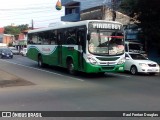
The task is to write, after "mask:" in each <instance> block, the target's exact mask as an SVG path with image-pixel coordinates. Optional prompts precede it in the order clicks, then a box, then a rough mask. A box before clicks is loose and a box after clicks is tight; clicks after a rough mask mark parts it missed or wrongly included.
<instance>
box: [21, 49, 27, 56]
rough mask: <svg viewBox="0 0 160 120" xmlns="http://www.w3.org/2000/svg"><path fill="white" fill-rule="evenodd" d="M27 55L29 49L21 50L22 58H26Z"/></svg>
mask: <svg viewBox="0 0 160 120" xmlns="http://www.w3.org/2000/svg"><path fill="white" fill-rule="evenodd" d="M26 54H27V48H23V49H22V50H21V55H22V56H26Z"/></svg>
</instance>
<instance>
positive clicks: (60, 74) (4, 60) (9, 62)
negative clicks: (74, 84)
mask: <svg viewBox="0 0 160 120" xmlns="http://www.w3.org/2000/svg"><path fill="white" fill-rule="evenodd" d="M2 61H4V62H8V63H11V64H15V65H19V66H23V67H26V68H30V69H35V70H39V71H42V72H46V73H50V74H54V75H58V76H62V77H68V78H72V79H76V80H78V81H81V82H84V80H82V79H79V78H74V77H70V76H66V75H62V74H58V73H54V72H50V71H47V70H43V69H39V68H34V67H29V66H26V65H22V64H18V63H14V62H10V61H7V60H2Z"/></svg>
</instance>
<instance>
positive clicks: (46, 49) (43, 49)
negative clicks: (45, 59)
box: [42, 48, 51, 52]
mask: <svg viewBox="0 0 160 120" xmlns="http://www.w3.org/2000/svg"><path fill="white" fill-rule="evenodd" d="M42 51H46V52H48V51H51V49H50V48H42Z"/></svg>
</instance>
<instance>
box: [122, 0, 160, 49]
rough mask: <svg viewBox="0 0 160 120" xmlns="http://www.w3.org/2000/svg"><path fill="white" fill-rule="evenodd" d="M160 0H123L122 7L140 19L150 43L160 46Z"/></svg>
mask: <svg viewBox="0 0 160 120" xmlns="http://www.w3.org/2000/svg"><path fill="white" fill-rule="evenodd" d="M159 5H160V0H122V3H121V5H120V7H121V9H122V10H123V11H125V12H124V13H126V14H127V15H129V16H131V17H134V18H135V19H137V20H138V21H140V24H139V25H140V27H141V28H142V30H143V34H144V38H145V40H146V42H147V43H148V44H149V45H151V44H152V45H156V47H159V48H160V15H159V13H160V7H159Z"/></svg>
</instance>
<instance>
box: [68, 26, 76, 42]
mask: <svg viewBox="0 0 160 120" xmlns="http://www.w3.org/2000/svg"><path fill="white" fill-rule="evenodd" d="M67 44H70V45H76V44H77V42H76V30H75V29H73V28H68V31H67Z"/></svg>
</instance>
